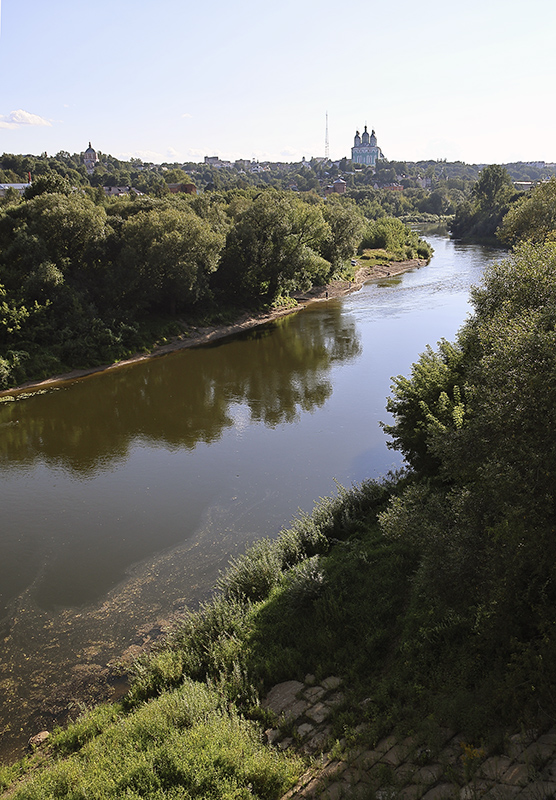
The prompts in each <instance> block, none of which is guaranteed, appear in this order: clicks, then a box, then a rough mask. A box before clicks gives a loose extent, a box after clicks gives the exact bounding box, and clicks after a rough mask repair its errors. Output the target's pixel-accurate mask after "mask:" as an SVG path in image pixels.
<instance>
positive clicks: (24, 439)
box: [0, 235, 501, 758]
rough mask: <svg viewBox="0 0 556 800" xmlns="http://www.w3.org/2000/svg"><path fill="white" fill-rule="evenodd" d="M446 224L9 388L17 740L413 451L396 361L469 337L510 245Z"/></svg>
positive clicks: (4, 430) (1, 686)
mask: <svg viewBox="0 0 556 800" xmlns="http://www.w3.org/2000/svg"><path fill="white" fill-rule="evenodd" d="M426 238H427V239H428V240H429V241H430V242H431V244H432V245H433V247H434V248H435V254H434V257H433V259H432V261H431V262H430V264H429V265H427V266H425V267H421V268H419V269H415V270H413V271H411V272H407V273H404V274H402V275H400V276H397V277H394V278H389V279H387V280H381V281H377V282H373V283H369V284H367V285H365V286H364V287H363V288H362V289H361V290H360V291H359V292H356V293H355V294H352V295H349V296H347V297H346V298H343V299H341V300H330V301H326V302H319V303H315V304H313V305H311V306H309V307H308V308H306V309H304V310H302V311H300V312H298V313H294V314H292V315H289V316H286V317H282V318H280V319H279V320H277V321H275V322H273V323H270V324H266V325H263V326H260V327H258V328H256V329H253V330H251V331H248V332H246V333H244V334H242V335H240V336H236V337H234V338H230V339H227V340H220V341H219V342H217V343H215V344H214V345H211V346H204V347H199V348H194V349H189V350H183V351H181V352H178V353H173V354H171V355H167V356H164V357H162V358H157V359H152V360H149V361H144V362H140V363H138V364H134V365H130V366H127V367H122V368H121V369H118V370H115V371H110V372H107V373H100V374H96V375H92V376H89V377H87V378H84V379H80V380H74V381H71V382H67V383H62V384H59V385H57V386H52V387H49V388H48V389H43V390H40V391H34V392H28V393H25V394H20V395H17V396H14V397H8V398H5V399H4V400H3V401H2V402H0V473H1V477H2V480H1V483H0V508H1V521H2V522H1V530H0V634H1V636H2V641H1V645H0V647H1V648H2V657H1V661H0V699H1V707H0V734H1V736H0V755H2V756H3V757H5V758H9V757H11V756H13V755H14V754H16V753H18V752H19V751H20V750H21V747H22V745H23V744H24V743H25V742H26V741H27V739H28V738H29V736H31V735H33V734H34V733H37V731H38V730H41V729H42V728H44V727H46V728H51V727H52V725H53V724H55V723H56V722H57V721H58V720H60V719H63V714H64V710H65V708H66V706H67V703H68V699H71V698H72V697H74V696H75V697H76V698H79V699H80V700H83V699H87V696H86V695H85V697H84V696H83V686H84V685H87V686H88V685H90V686H91V687H94V688H91V689H90V700H91V701H94V700H95V699H96V697H97V696H99V695H100V694H102V692H109V690H110V689H111V687H112V685H113V682H112V680H111V673H110V671H109V670H108V669H107V666H111V665H113V664H114V663H115V662H117V660H118V658H119V656H120V655H121V654H122V653H123V652H124V651H126V653H127V655H128V656H132V655H133V654H134V653H135V652H137V651H138V649H139V648H140V647H141V646H142V645H144V644H145V642H147V643H148V641H149V639H150V638H151V637H152V636H153V635H155V634H156V633H157V632H158V631H159V630H160V628H161V627H163V625H164V624H165V622H166V621H168V620H170V619H171V618H172V617H173V616H174V615H175V614H179V613H180V612H181V611H182V610H183V609H184V608H185V607H187V606H190V607H191V606H194V605H195V604H198V603H199V602H200V601H202V600H203V599H206V598H207V597H208V595H209V593H210V589H211V587H212V586H213V584H214V581H215V579H216V577H217V576H218V573H219V570H222V569H224V568H225V566H226V563H227V562H228V560H229V558H230V557H231V556H233V555H236V554H238V553H240V552H242V551H243V550H244V549H245V547H246V546H247V545H248V544H249V543H250V542H252V541H254V540H255V539H257V538H260V537H262V536H270V537H273V536H276V535H277V533H278V532H279V531H280V530H281V529H282V528H284V527H287V526H288V525H289V524H290V523H291V521H292V519H293V518H294V517H295V515H296V514H297V513H299V510H301V511H310V510H311V508H312V507H313V505H314V503H315V501H317V500H318V499H319V498H320V497H323V496H325V495H330V494H333V493H335V491H336V487H337V484H340V485H342V486H346V487H348V486H350V485H351V484H352V483H354V482H360V481H362V480H364V479H365V478H368V477H373V478H379V477H380V476H382V475H384V474H386V473H387V472H388V471H389V470H391V469H395V468H397V467H399V466H400V465H401V459H400V457H399V454H397V453H395V452H393V451H391V450H389V449H388V448H387V446H386V441H385V437H384V434H383V432H382V429H381V427H380V425H379V422H380V421H381V420H383V421H384V420H386V419H387V414H386V412H385V410H384V408H385V400H386V397H387V396H388V394H389V391H390V383H391V377H392V376H393V375H397V374H400V373H402V374H408V373H409V371H410V368H411V364H412V363H413V362H414V361H415V360H416V358H417V357H418V355H419V354H420V353H421V352H422V351H423V350H424V349H425V346H426V345H427V344H432V345H434V344H435V343H436V342H437V341H438V340H439V339H440V338H442V337H445V338H448V339H453V338H454V335H455V333H456V331H457V330H458V328H459V327H460V325H461V324H462V322H463V321H464V319H465V317H466V315H467V314H468V313H469V311H470V307H469V305H468V297H469V287H470V285H471V284H473V283H477V282H478V281H479V279H480V276H481V273H482V271H483V269H484V267H485V265H486V264H487V263H489V262H491V261H492V260H494V259H498V258H500V257H501V253H500V251H496V250H492V249H488V248H484V247H480V246H477V245H461V244H457V243H454V242H451V241H450V240H448V239H447V238H446V237H445V236H440V235H429V236H427V237H426ZM89 679H90V680H89ZM116 690H117V686H116Z"/></svg>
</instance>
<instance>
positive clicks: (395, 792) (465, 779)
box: [263, 675, 556, 800]
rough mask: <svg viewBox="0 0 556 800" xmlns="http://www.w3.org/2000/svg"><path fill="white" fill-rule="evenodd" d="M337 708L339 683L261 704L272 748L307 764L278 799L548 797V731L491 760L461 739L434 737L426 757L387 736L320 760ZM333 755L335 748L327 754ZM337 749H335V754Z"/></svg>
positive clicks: (551, 756) (280, 693) (509, 743)
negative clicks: (273, 720) (268, 717)
mask: <svg viewBox="0 0 556 800" xmlns="http://www.w3.org/2000/svg"><path fill="white" fill-rule="evenodd" d="M343 701H344V694H343V692H342V687H341V681H340V679H339V678H336V677H329V678H327V679H326V680H324V681H322V682H321V683H320V684H317V683H316V681H315V680H314V678H313V677H312V676H310V675H308V676H307V677H306V678H305V682H304V683H301V682H300V681H286V682H285V683H281V684H278V685H277V686H275V687H274V688H273V689H271V691H270V692H269V694H268V695H267V697H266V699H265V701H264V702H263V705H264V706H265V707H266V708H268V709H271V710H272V711H273V712H274V713H275V714H276V715H277V717H278V718H279V719H280V720H281V725H280V727H279V728H278V727H277V728H273V729H269V730H267V731H266V736H267V739H268V741H269V742H271V743H272V744H274V745H275V746H276V747H279V748H280V749H286V748H289V747H295V748H296V749H298V750H300V751H301V752H302V753H303V754H305V755H307V756H313V764H312V766H311V767H310V768H309V769H308V770H307V772H306V773H305V774H304V775H303V776H302V778H301V779H300V781H299V782H298V784H297V785H296V786H295V787H294V788H293V789H292V790H291V791H290V792H288V794H287V795H285V797H284V798H283V800H300V799H301V798H319V799H320V800H342V798H355V799H356V800H398V798H399V800H479V798H485V800H517V798H519V800H549V798H556V727H555V728H554V729H553V730H551V731H549V732H548V733H543V734H542V735H537V734H535V733H533V732H531V733H519V734H518V733H516V734H514V735H510V736H508V737H507V739H506V744H505V747H504V751H503V752H502V753H497V754H496V755H493V754H489V753H488V752H485V751H483V750H481V749H477V748H475V747H473V746H472V745H470V744H468V743H466V742H465V740H464V738H463V737H462V736H461V735H457V734H455V733H454V732H453V731H449V730H445V729H442V730H439V731H438V737H437V741H438V747H437V748H435V750H434V752H432V751H430V750H428V749H427V748H426V747H423V746H422V745H420V744H419V743H418V742H417V741H416V740H414V739H412V738H407V739H403V740H400V739H397V738H396V737H394V736H388V737H386V738H384V739H382V741H380V742H378V744H377V745H376V746H375V747H373V748H364V747H360V748H357V749H344V750H343V751H342V752H341V755H339V756H335V757H333V756H332V755H330V754H329V753H328V754H327V747H329V746H330V736H331V733H332V727H331V725H330V722H329V718H330V715H331V714H332V711H333V709H334V708H336V707H337V706H338V705H340V704H341V703H342V702H343ZM338 749H339V748H335V752H336V751H337V750H338ZM340 749H341V748H340Z"/></svg>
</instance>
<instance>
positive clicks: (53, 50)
mask: <svg viewBox="0 0 556 800" xmlns="http://www.w3.org/2000/svg"><path fill="white" fill-rule="evenodd" d="M555 34H556V3H555V2H554V0H529V1H528V2H527V3H523V1H522V0H519V2H518V0H467V2H465V3H463V2H453V0H452V2H450V0H421V2H416V0H383V2H380V0H364V1H363V0H350V2H340V1H339V0H279V2H269V1H268V0H236V2H235V3H231V2H229V0H210V2H207V0H204V2H203V0H156V1H155V2H154V1H153V0H87V2H85V1H84V0H0V153H1V152H7V153H32V154H40V153H43V152H47V153H48V154H49V155H54V154H56V153H58V152H59V151H68V152H70V153H79V152H82V151H83V150H85V148H86V147H87V146H88V144H89V142H91V143H92V146H93V147H94V148H95V149H96V150H98V151H101V152H103V153H110V154H111V155H113V156H116V157H117V158H121V159H124V160H127V159H130V158H141V159H143V160H144V161H154V162H155V163H163V162H170V163H173V162H186V161H203V159H204V156H207V155H208V156H213V155H218V156H220V158H222V159H226V160H235V159H238V158H246V159H256V160H259V161H267V160H268V161H286V162H293V161H300V160H301V159H302V158H303V157H304V156H305V157H306V158H308V159H309V158H311V157H313V156H324V155H325V144H326V115H328V142H329V153H330V157H331V158H332V159H339V158H342V157H343V156H348V157H349V156H350V148H351V147H352V145H353V137H354V135H355V131H356V130H360V131H362V130H363V127H364V126H365V125H367V126H368V129H369V131H371V130H372V129H374V130H375V132H376V136H377V139H378V144H379V145H380V147H381V148H382V150H383V152H384V155H385V156H386V157H387V158H388V159H390V160H402V161H417V160H422V159H447V160H448V161H456V160H461V161H464V162H466V163H469V164H476V163H480V164H485V163H487V164H490V163H509V162H512V161H547V162H556V102H555V96H554V95H555V86H556V46H555V43H554V38H555Z"/></svg>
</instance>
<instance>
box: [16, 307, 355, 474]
mask: <svg viewBox="0 0 556 800" xmlns="http://www.w3.org/2000/svg"><path fill="white" fill-rule="evenodd" d="M292 323H293V319H292V317H284V318H282V319H280V320H278V321H277V322H275V323H272V324H269V325H266V326H263V327H261V328H257V329H255V330H254V331H251V332H248V333H247V334H244V335H243V336H241V337H237V338H236V339H235V340H233V341H229V342H227V343H225V345H223V344H222V343H219V344H218V345H217V346H212V347H203V348H196V349H194V350H187V351H182V352H180V353H176V354H174V355H171V356H166V357H164V358H160V359H155V360H152V361H149V362H146V363H142V364H138V365H135V366H133V367H129V368H123V369H121V370H118V371H115V372H110V373H106V374H104V375H95V376H92V377H90V378H88V379H84V380H80V381H77V382H74V383H71V384H69V385H64V386H61V387H59V388H57V389H53V390H49V391H47V392H46V393H41V394H36V395H31V396H29V395H25V396H23V397H20V398H17V397H16V398H15V400H11V398H10V402H7V401H5V402H3V403H0V431H1V436H0V466H1V465H2V464H3V465H4V467H5V468H8V469H13V468H14V467H15V466H22V465H31V464H32V463H34V462H36V461H37V460H39V459H40V460H44V461H46V462H47V463H49V464H56V465H58V466H63V467H64V468H66V469H69V470H72V471H73V472H76V473H78V474H80V475H82V476H86V475H89V476H90V475H92V474H94V473H96V472H98V471H99V470H100V471H102V470H106V469H107V468H109V467H110V466H113V465H114V464H116V463H117V462H121V461H122V460H124V459H126V458H127V456H128V453H129V450H130V446H131V444H132V443H133V442H134V441H135V440H138V439H140V440H142V441H143V442H145V443H150V444H162V445H164V446H165V447H166V448H168V449H172V448H187V449H189V450H192V449H194V448H195V447H196V446H197V445H198V443H199V442H204V443H207V444H209V443H213V442H215V441H217V440H218V439H219V438H220V437H221V436H222V434H223V431H224V430H225V429H226V428H228V427H230V426H232V425H233V424H234V414H233V413H232V412H231V406H232V404H245V405H246V407H247V408H248V410H249V418H250V420H251V421H252V422H263V423H264V424H265V425H266V426H269V427H275V426H277V425H278V424H282V423H285V422H288V423H290V422H294V421H295V420H296V419H297V418H298V415H299V412H300V411H312V410H313V409H315V408H317V407H321V406H323V404H324V403H325V402H326V400H327V399H328V398H329V397H330V395H331V393H332V386H331V383H330V381H329V379H328V377H327V375H328V372H329V370H330V368H331V366H332V365H333V364H334V363H337V362H346V361H348V360H350V359H352V358H354V357H355V356H357V355H359V353H360V352H361V345H360V342H359V339H358V335H357V332H356V329H355V327H354V324H353V322H352V321H350V319H349V317H346V316H345V315H342V313H341V306H340V305H339V304H338V305H337V306H334V304H330V306H329V309H328V313H327V314H326V315H323V316H317V315H310V316H307V318H306V319H304V320H303V323H302V324H299V321H296V324H292Z"/></svg>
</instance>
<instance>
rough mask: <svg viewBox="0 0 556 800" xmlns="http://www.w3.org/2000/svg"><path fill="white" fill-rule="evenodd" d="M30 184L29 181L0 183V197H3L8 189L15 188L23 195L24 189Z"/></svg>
mask: <svg viewBox="0 0 556 800" xmlns="http://www.w3.org/2000/svg"><path fill="white" fill-rule="evenodd" d="M30 185H31V182H29V183H0V197H5V196H6V192H7V191H8V189H15V191H16V192H19V194H20V195H23V192H24V191H25V189H27V187H28V186H30Z"/></svg>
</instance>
